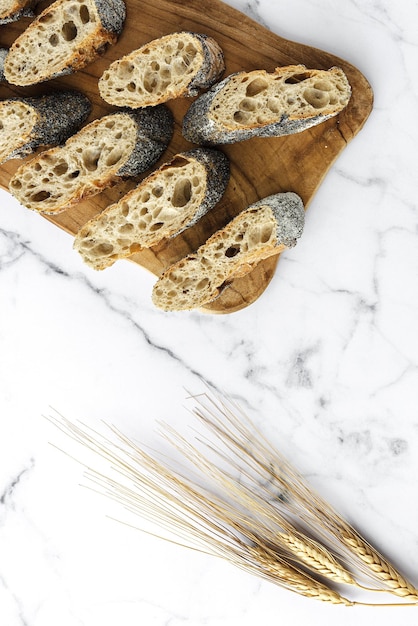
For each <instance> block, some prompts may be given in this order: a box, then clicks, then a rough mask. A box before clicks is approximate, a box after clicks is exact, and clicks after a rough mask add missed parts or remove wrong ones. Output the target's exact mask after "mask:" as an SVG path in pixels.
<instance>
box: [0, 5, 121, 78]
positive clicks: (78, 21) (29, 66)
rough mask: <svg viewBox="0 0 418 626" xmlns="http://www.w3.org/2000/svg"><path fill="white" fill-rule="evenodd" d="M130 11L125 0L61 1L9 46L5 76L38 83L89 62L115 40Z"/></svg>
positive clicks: (39, 17)
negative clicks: (127, 11) (127, 10)
mask: <svg viewBox="0 0 418 626" xmlns="http://www.w3.org/2000/svg"><path fill="white" fill-rule="evenodd" d="M125 12H126V9H125V3H124V2H123V0H56V2H54V3H53V4H51V5H50V6H49V7H47V8H46V9H45V10H44V11H43V12H42V13H41V14H40V15H39V16H38V17H37V18H36V19H35V20H34V21H33V22H32V23H31V24H30V25H29V26H28V27H27V28H26V30H25V31H23V33H22V34H21V35H20V36H19V37H18V38H17V39H16V40H15V41H14V43H13V44H12V46H11V47H10V50H9V54H8V55H7V57H6V61H5V64H4V73H5V76H6V80H7V81H8V82H9V83H11V84H13V85H21V86H26V85H33V84H36V83H40V82H42V81H45V80H50V79H51V78H55V77H57V76H61V75H63V74H70V73H71V72H74V71H76V70H79V69H81V68H83V67H85V66H86V65H87V64H88V63H91V62H92V61H93V60H94V59H95V58H96V57H97V56H98V54H100V53H102V52H104V50H105V48H106V46H107V45H109V44H114V43H115V42H116V40H117V38H118V35H119V34H120V33H121V31H122V28H123V23H124V20H125Z"/></svg>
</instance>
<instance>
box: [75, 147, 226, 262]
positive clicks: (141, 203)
mask: <svg viewBox="0 0 418 626" xmlns="http://www.w3.org/2000/svg"><path fill="white" fill-rule="evenodd" d="M196 179H198V180H196ZM228 180H229V161H228V159H227V157H226V156H225V155H224V154H223V153H222V152H220V151H219V150H213V149H204V148H198V149H195V150H189V151H186V152H181V153H179V154H177V155H176V156H175V157H173V159H171V160H170V161H169V162H167V163H164V165H162V166H161V167H160V168H158V169H157V170H156V171H154V172H153V173H152V174H150V175H149V176H148V177H147V178H145V179H144V180H143V181H142V182H141V183H140V184H139V185H138V186H137V187H136V188H135V189H132V190H131V191H130V192H128V193H127V194H125V196H123V197H122V198H121V199H120V200H119V201H118V202H117V203H115V204H112V205H110V206H109V207H107V208H106V209H105V210H104V211H102V213H100V214H99V215H97V216H96V217H94V218H93V219H91V220H90V221H89V222H87V223H86V224H85V225H84V226H83V227H82V228H81V229H80V230H79V232H78V233H77V235H76V237H75V241H74V248H75V250H77V251H78V252H79V253H80V255H81V256H82V258H83V260H84V261H85V263H86V264H87V265H89V266H90V267H92V268H93V269H95V270H103V269H105V268H106V267H109V266H111V265H113V263H114V262H115V261H116V260H117V259H122V258H126V257H129V256H131V255H132V254H134V253H135V252H139V251H140V250H142V249H144V248H150V247H152V246H155V245H157V244H158V243H160V242H161V241H162V240H163V239H167V238H172V237H175V236H177V235H178V234H180V233H181V232H183V231H184V230H186V229H188V228H190V227H192V226H193V225H194V224H196V223H197V222H198V220H199V219H201V218H202V217H203V215H205V214H206V213H207V212H208V211H209V210H210V209H212V208H213V207H214V206H215V205H216V204H217V203H218V202H219V200H220V199H221V197H222V195H223V194H224V192H225V189H226V187H227V184H228Z"/></svg>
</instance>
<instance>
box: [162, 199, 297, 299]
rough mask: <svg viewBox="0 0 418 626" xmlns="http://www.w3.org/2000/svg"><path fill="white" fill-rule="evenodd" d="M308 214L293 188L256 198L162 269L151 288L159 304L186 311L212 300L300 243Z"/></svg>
mask: <svg viewBox="0 0 418 626" xmlns="http://www.w3.org/2000/svg"><path fill="white" fill-rule="evenodd" d="M304 220H305V210H304V206H303V203H302V200H301V198H300V197H299V196H298V195H297V194H295V193H292V192H288V193H279V194H274V195H272V196H268V197H267V198H264V199H262V200H260V201H258V202H255V203H254V204H252V205H250V206H249V207H248V208H247V209H245V210H244V211H242V212H241V213H240V214H239V215H238V216H237V217H235V218H234V219H233V220H231V222H229V224H227V225H226V226H225V227H224V228H222V229H221V230H219V231H217V232H216V233H215V234H214V235H212V236H211V237H210V238H209V239H208V240H207V241H206V243H204V244H203V245H202V246H200V248H198V250H197V251H196V252H195V253H194V254H189V255H188V256H186V257H185V258H184V259H181V260H180V261H178V262H177V263H174V264H173V265H172V266H170V267H169V268H168V269H167V270H165V272H163V274H162V275H161V276H160V278H159V280H158V281H157V282H156V284H155V285H154V288H153V292H152V300H153V302H154V304H155V306H157V307H158V308H161V309H163V310H165V311H183V310H190V309H194V308H199V307H202V306H204V305H205V304H208V303H209V302H212V301H213V300H215V299H216V298H217V297H219V295H220V294H221V293H222V292H223V291H224V290H225V289H227V288H228V287H229V286H230V284H231V282H232V281H233V280H234V279H235V278H238V277H242V276H245V275H246V274H248V273H249V272H250V271H251V270H252V269H254V267H255V266H256V265H257V264H258V263H259V262H260V261H262V260H263V259H266V258H268V257H269V256H272V255H275V254H279V253H280V252H282V251H283V250H285V249H286V248H289V247H293V246H294V245H296V242H297V240H298V239H299V237H300V236H301V235H302V232H303V227H304Z"/></svg>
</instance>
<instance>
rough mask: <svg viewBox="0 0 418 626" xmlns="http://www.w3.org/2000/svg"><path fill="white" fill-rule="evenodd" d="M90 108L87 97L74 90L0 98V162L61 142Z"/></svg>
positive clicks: (74, 129)
mask: <svg viewBox="0 0 418 626" xmlns="http://www.w3.org/2000/svg"><path fill="white" fill-rule="evenodd" d="M90 111H91V104H90V101H89V100H88V98H86V96H84V95H83V94H81V93H79V92H78V91H63V92H55V93H52V94H49V95H45V96H42V97H40V98H11V99H10V100H2V101H0V164H1V163H4V162H5V161H7V160H8V159H21V158H24V157H26V156H28V155H29V154H32V153H33V152H35V150H37V149H38V148H39V147H43V146H57V145H59V144H61V143H64V141H65V140H66V139H68V137H70V136H71V135H73V134H74V133H75V132H77V131H78V130H79V128H80V127H81V125H82V124H83V122H85V120H86V119H87V117H88V116H89V114H90Z"/></svg>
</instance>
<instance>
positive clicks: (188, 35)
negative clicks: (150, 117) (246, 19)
mask: <svg viewBox="0 0 418 626" xmlns="http://www.w3.org/2000/svg"><path fill="white" fill-rule="evenodd" d="M224 70H225V63H224V55H223V52H222V50H221V48H220V47H219V45H218V43H217V42H216V41H215V40H214V39H213V38H212V37H209V36H208V35H204V34H200V33H193V32H189V31H182V32H178V33H171V34H169V35H165V36H164V37H160V38H158V39H154V40H153V41H150V42H149V43H147V44H145V45H143V46H141V48H138V49H137V50H133V51H132V52H130V53H129V54H127V55H125V56H124V57H122V58H121V59H117V60H116V61H114V62H113V63H111V65H110V66H109V67H108V68H107V69H106V70H105V71H104V72H103V74H102V76H101V77H100V79H99V84H98V87H99V92H100V95H101V97H102V98H103V100H105V101H106V102H108V103H109V104H113V105H115V106H129V107H131V108H138V107H144V106H155V105H157V104H161V103H163V102H167V101H168V100H171V99H173V98H180V97H189V96H196V95H198V93H199V91H200V90H201V89H208V88H209V87H210V86H211V85H213V84H214V83H215V82H216V81H217V80H219V79H220V77H221V76H222V74H223V72H224Z"/></svg>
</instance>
